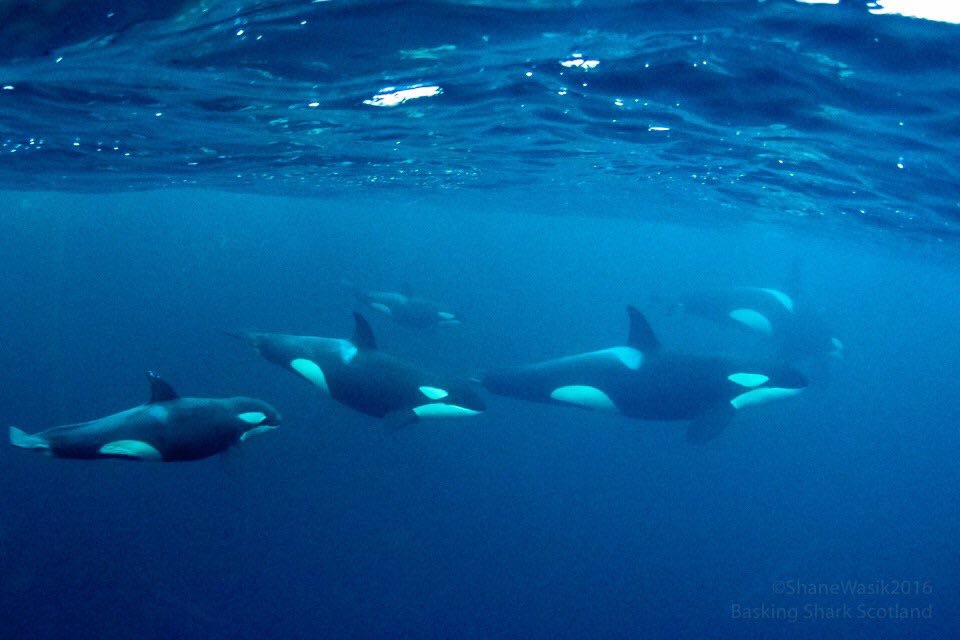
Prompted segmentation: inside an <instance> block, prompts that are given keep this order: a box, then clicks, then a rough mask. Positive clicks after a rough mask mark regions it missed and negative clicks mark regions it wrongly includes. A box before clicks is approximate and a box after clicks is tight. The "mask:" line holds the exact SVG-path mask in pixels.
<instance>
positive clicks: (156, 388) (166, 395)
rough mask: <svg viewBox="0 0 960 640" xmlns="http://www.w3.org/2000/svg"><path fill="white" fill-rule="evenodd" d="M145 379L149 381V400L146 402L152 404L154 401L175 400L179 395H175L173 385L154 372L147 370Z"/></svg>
mask: <svg viewBox="0 0 960 640" xmlns="http://www.w3.org/2000/svg"><path fill="white" fill-rule="evenodd" d="M147 380H149V381H150V400H149V401H148V404H153V403H154V402H169V401H170V400H176V399H177V398H179V397H180V396H179V395H177V392H176V391H174V390H173V387H171V386H170V385H169V384H168V383H167V381H166V380H164V379H163V378H161V377H160V376H159V374H157V373H156V372H154V371H147Z"/></svg>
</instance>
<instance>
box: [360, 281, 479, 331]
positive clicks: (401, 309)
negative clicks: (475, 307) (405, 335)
mask: <svg viewBox="0 0 960 640" xmlns="http://www.w3.org/2000/svg"><path fill="white" fill-rule="evenodd" d="M345 284H346V285H347V286H349V287H350V288H351V289H352V290H353V294H354V296H356V298H357V301H358V302H359V303H360V304H362V305H364V306H366V307H369V308H370V309H373V310H374V311H377V312H379V313H380V314H382V315H384V316H386V317H388V318H390V319H391V320H393V321H394V322H396V323H397V324H400V325H404V326H407V327H412V328H414V329H425V328H427V327H450V326H457V325H461V324H463V321H462V320H461V319H460V318H459V317H457V314H456V313H454V312H453V311H451V310H450V309H449V307H447V306H445V305H442V304H440V303H439V302H435V301H433V300H428V299H427V298H422V297H420V296H416V295H414V294H413V291H412V289H411V288H410V286H409V285H406V284H405V285H404V286H403V287H402V288H401V290H400V291H398V292H396V291H370V290H365V289H360V288H358V287H355V286H353V285H350V284H349V283H345Z"/></svg>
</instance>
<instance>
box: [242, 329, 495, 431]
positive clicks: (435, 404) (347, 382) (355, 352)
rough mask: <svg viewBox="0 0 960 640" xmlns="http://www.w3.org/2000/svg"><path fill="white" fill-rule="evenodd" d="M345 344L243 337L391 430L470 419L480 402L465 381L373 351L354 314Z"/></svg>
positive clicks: (374, 347)
mask: <svg viewBox="0 0 960 640" xmlns="http://www.w3.org/2000/svg"><path fill="white" fill-rule="evenodd" d="M353 316H354V322H355V330H354V335H353V337H352V338H351V339H349V340H345V339H340V338H322V337H314V336H294V335H285V334H279V333H244V334H240V336H239V337H240V338H242V339H243V340H245V341H246V342H248V343H249V344H251V345H252V346H253V347H254V348H255V349H256V350H257V352H258V353H259V354H260V355H261V356H263V357H264V358H265V359H266V360H269V361H270V362H273V363H274V364H278V365H280V366H281V367H283V368H284V369H287V370H289V371H292V372H293V373H295V374H297V375H298V376H300V377H301V378H303V379H304V380H306V381H307V382H310V383H311V384H313V385H314V386H315V387H317V388H318V389H320V390H321V391H322V392H324V393H325V394H327V395H329V396H330V397H331V398H333V399H334V400H336V401H337V402H340V403H341V404H345V405H347V406H348V407H351V408H352V409H355V410H357V411H359V412H361V413H365V414H367V415H370V416H374V417H376V418H386V419H387V420H388V421H390V422H391V423H392V424H394V425H396V426H402V425H404V424H409V423H412V422H418V421H420V420H422V419H429V418H461V417H468V416H475V415H477V414H479V413H481V412H482V411H483V410H484V409H485V405H484V402H483V398H482V397H480V394H479V393H477V391H476V390H475V389H474V388H473V387H472V386H471V384H470V383H469V382H468V381H466V380H456V379H450V378H447V377H446V376H441V375H438V374H436V373H433V372H431V371H427V370H425V369H421V368H419V367H417V366H415V365H413V364H411V363H409V362H406V361H404V360H401V359H399V358H396V357H394V356H392V355H389V354H387V353H384V352H383V351H381V350H380V349H378V348H377V344H376V340H375V339H374V336H373V332H372V331H371V329H370V325H369V324H368V323H367V321H366V320H365V319H364V317H363V316H361V315H360V314H359V313H354V314H353Z"/></svg>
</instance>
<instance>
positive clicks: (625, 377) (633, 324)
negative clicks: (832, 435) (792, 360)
mask: <svg viewBox="0 0 960 640" xmlns="http://www.w3.org/2000/svg"><path fill="white" fill-rule="evenodd" d="M627 312H628V314H629V317H630V334H629V338H628V340H627V343H626V345H623V346H617V347H612V348H609V349H602V350H600V351H592V352H589V353H582V354H578V355H573V356H567V357H564V358H558V359H555V360H548V361H545V362H541V363H537V364H530V365H523V366H517V367H508V368H504V369H498V370H494V371H490V372H488V373H486V374H485V375H484V376H483V378H482V382H483V386H484V387H486V388H487V389H488V390H489V391H491V392H492V393H495V394H498V395H503V396H510V397H514V398H520V399H523V400H530V401H534V402H546V403H552V404H560V405H566V406H576V407H582V408H585V409H593V410H600V411H610V412H613V413H618V414H620V415H623V416H626V417H629V418H637V419H641V420H689V421H691V424H690V428H689V429H688V431H687V436H688V439H689V440H691V441H704V440H708V439H710V438H713V437H715V436H716V435H717V434H719V433H720V431H721V430H722V429H723V428H724V427H725V426H726V424H727V423H728V422H729V421H730V419H731V418H732V417H733V415H734V414H735V413H736V412H737V411H738V410H739V409H742V408H744V407H748V406H751V405H756V404H763V403H766V402H769V401H771V400H776V399H780V398H786V397H790V396H793V395H796V394H798V393H800V392H801V391H802V390H803V389H804V388H805V387H806V386H807V381H806V378H805V377H804V376H803V374H801V373H800V372H799V371H797V370H796V369H794V368H792V367H789V366H785V365H779V364H775V363H770V362H752V361H748V360H737V359H732V358H724V357H720V356H696V355H684V354H679V353H671V352H668V351H664V350H663V349H661V347H660V342H659V341H658V340H657V337H656V336H655V335H654V333H653V331H652V330H651V329H650V325H649V324H648V323H647V320H646V318H644V316H643V314H641V313H640V312H639V311H638V310H637V309H635V308H634V307H632V306H631V307H627Z"/></svg>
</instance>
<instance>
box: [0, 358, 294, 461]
mask: <svg viewBox="0 0 960 640" xmlns="http://www.w3.org/2000/svg"><path fill="white" fill-rule="evenodd" d="M147 377H148V378H149V380H150V400H149V402H147V403H146V404H144V405H141V406H139V407H134V408H133V409H128V410H127V411H122V412H120V413H116V414H113V415H111V416H107V417H105V418H100V419H98V420H91V421H90V422H83V423H80V424H73V425H67V426H62V427H53V428H52V429H47V430H46V431H41V432H39V433H35V434H33V435H30V434H27V433H24V432H23V431H21V430H20V429H17V428H16V427H10V444H12V445H13V446H15V447H20V448H21V449H34V450H38V451H42V452H45V453H48V454H50V455H52V456H55V457H58V458H82V459H97V458H123V459H127V460H150V461H157V462H177V461H186V460H199V459H201V458H207V457H209V456H212V455H214V454H216V453H221V452H223V451H226V450H227V449H229V448H230V447H231V446H233V445H236V444H239V443H241V442H244V441H245V440H246V439H247V438H249V437H250V436H252V435H256V434H258V433H262V432H264V431H269V430H271V429H274V428H276V427H277V426H278V425H279V424H280V414H279V413H277V410H276V409H274V408H273V407H271V406H270V405H269V404H267V403H266V402H263V401H261V400H256V399H254V398H224V399H215V398H181V397H179V396H178V395H177V394H176V392H175V391H174V390H173V388H172V387H171V386H170V385H169V384H167V383H166V382H164V381H163V380H162V379H161V378H160V377H159V376H158V375H157V374H155V373H153V372H148V373H147Z"/></svg>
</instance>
